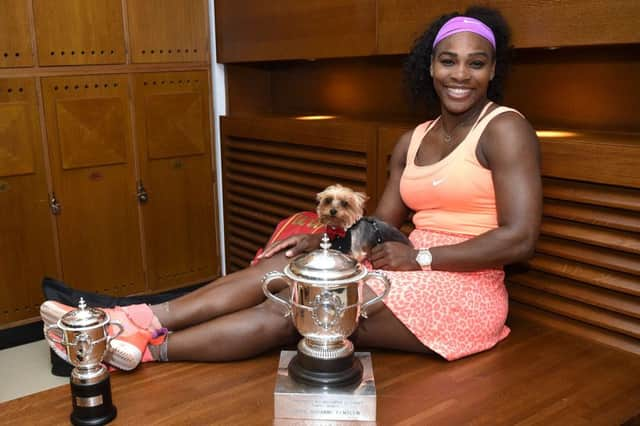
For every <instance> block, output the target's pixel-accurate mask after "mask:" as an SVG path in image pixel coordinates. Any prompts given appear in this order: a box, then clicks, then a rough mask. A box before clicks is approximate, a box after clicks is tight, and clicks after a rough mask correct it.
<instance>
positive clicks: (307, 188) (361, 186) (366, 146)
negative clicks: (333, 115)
mask: <svg viewBox="0 0 640 426" xmlns="http://www.w3.org/2000/svg"><path fill="white" fill-rule="evenodd" d="M222 124H223V134H225V139H224V145H223V167H224V188H225V194H224V198H225V205H226V208H225V216H226V218H225V223H226V230H227V233H226V236H227V245H228V246H229V247H230V252H231V253H232V256H235V257H234V259H235V260H234V261H230V262H229V268H236V267H237V264H238V263H242V264H243V266H246V264H247V263H248V262H249V260H250V259H251V258H252V257H253V255H254V254H255V251H256V250H257V249H258V248H259V247H261V246H263V245H264V244H265V243H266V242H267V240H268V239H269V237H270V235H271V232H272V231H273V229H274V227H275V225H276V224H277V223H278V222H279V221H280V220H282V219H284V218H285V217H287V216H290V215H291V214H293V213H295V212H297V211H315V209H316V200H315V195H316V193H317V192H319V191H320V190H322V189H323V188H324V187H326V186H327V185H329V184H333V183H342V184H344V185H347V186H350V187H352V188H353V189H355V190H358V191H365V192H367V193H369V194H375V187H376V185H375V181H373V182H372V181H371V180H369V175H370V174H371V171H372V170H373V169H374V167H373V165H374V164H375V159H376V158H375V153H376V151H375V131H374V128H373V126H366V125H363V124H362V123H354V122H328V123H326V126H327V127H328V130H327V131H325V130H324V126H321V125H318V124H317V123H304V122H299V121H297V120H291V119H282V118H278V117H274V118H271V119H269V118H261V119H258V120H256V119H254V118H246V119H242V118H239V117H236V118H228V117H225V118H223V119H222ZM321 128H322V129H323V130H321ZM372 198H373V199H374V200H375V195H374V197H372ZM374 202H375V201H374ZM246 222H254V223H255V224H256V225H255V226H252V227H247V226H245V225H243V223H246ZM251 243H254V244H251ZM239 260H242V261H241V262H239Z"/></svg>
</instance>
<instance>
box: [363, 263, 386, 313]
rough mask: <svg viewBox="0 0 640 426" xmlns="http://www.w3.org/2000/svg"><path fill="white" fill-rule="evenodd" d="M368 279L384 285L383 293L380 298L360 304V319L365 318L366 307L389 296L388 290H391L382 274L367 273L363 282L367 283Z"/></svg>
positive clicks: (377, 272) (375, 272) (378, 272)
mask: <svg viewBox="0 0 640 426" xmlns="http://www.w3.org/2000/svg"><path fill="white" fill-rule="evenodd" d="M370 277H371V278H372V279H374V280H379V281H382V283H383V284H384V292H383V293H382V294H381V295H380V296H376V297H374V298H373V299H371V300H367V301H366V302H364V303H363V304H362V306H361V307H360V316H361V317H362V318H367V307H369V306H370V305H373V304H374V303H376V302H379V301H381V300H382V299H384V298H385V297H386V296H387V294H389V290H391V283H390V282H389V279H388V278H387V277H385V276H384V274H383V273H382V272H380V271H372V272H369V273H368V274H367V276H366V277H365V281H367V280H368V279H369V278H370Z"/></svg>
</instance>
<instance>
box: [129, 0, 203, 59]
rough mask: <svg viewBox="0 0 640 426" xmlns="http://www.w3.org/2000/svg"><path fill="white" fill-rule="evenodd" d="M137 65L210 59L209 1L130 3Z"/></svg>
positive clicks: (133, 54)
mask: <svg viewBox="0 0 640 426" xmlns="http://www.w3.org/2000/svg"><path fill="white" fill-rule="evenodd" d="M127 10H128V20H129V32H130V35H131V59H132V62H133V63H161V62H204V61H207V60H208V59H209V25H208V22H209V12H208V7H207V0H154V1H148V0H128V1H127Z"/></svg>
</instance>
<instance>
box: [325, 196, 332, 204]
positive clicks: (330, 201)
mask: <svg viewBox="0 0 640 426" xmlns="http://www.w3.org/2000/svg"><path fill="white" fill-rule="evenodd" d="M332 202H333V198H331V197H329V198H325V199H324V201H323V203H325V204H331V203H332Z"/></svg>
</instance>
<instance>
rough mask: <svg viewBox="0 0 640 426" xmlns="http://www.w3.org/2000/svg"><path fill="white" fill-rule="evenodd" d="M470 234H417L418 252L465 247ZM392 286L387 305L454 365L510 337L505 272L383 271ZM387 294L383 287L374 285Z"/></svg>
mask: <svg viewBox="0 0 640 426" xmlns="http://www.w3.org/2000/svg"><path fill="white" fill-rule="evenodd" d="M469 238H471V237H470V236H469V235H460V234H451V233H445V232H436V231H425V230H418V229H416V230H414V231H413V232H412V233H411V235H410V236H409V239H410V240H411V242H412V243H413V245H414V246H415V247H436V246H442V245H451V244H456V243H460V242H462V241H465V240H467V239H469ZM383 272H384V274H385V275H386V276H387V277H388V278H389V280H390V281H391V291H390V292H389V295H388V296H387V297H386V298H385V299H384V303H385V304H386V305H387V307H388V308H389V309H390V310H391V312H393V314H394V315H395V316H396V317H397V318H398V319H399V320H400V321H401V322H402V323H403V324H404V325H405V327H407V329H409V330H410V331H411V332H412V333H413V334H414V335H415V336H416V337H417V338H418V339H419V340H420V341H421V342H422V343H423V344H424V345H425V346H426V347H427V348H429V349H431V350H432V351H434V352H436V353H438V354H440V355H441V356H443V357H444V358H445V359H447V360H449V361H453V360H455V359H458V358H462V357H465V356H468V355H471V354H475V353H477V352H481V351H484V350H487V349H490V348H492V347H493V346H495V345H496V344H497V343H498V342H500V341H501V340H502V339H504V338H505V337H507V336H508V335H509V332H510V330H509V327H507V326H506V325H505V320H506V318H507V312H508V309H509V299H508V295H507V290H506V288H505V285H504V272H503V271H502V270H498V269H489V270H483V271H477V272H444V271H383ZM370 286H371V289H372V290H373V291H374V292H375V293H376V294H381V293H382V291H383V286H382V285H381V284H380V283H378V282H371V285H370Z"/></svg>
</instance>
